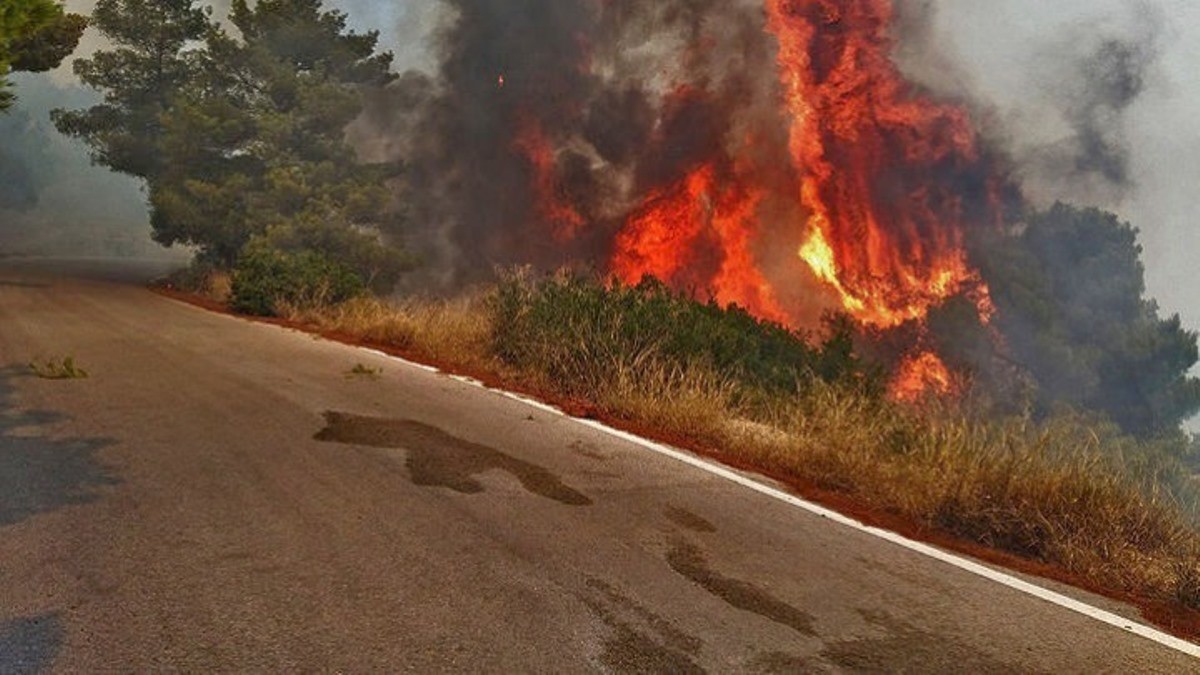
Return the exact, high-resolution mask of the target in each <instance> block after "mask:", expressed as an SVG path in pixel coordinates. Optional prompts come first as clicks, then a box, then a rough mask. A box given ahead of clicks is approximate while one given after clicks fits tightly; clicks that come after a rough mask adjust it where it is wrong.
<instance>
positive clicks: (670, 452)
mask: <svg viewBox="0 0 1200 675" xmlns="http://www.w3.org/2000/svg"><path fill="white" fill-rule="evenodd" d="M367 351H369V352H371V353H373V354H377V355H379V356H382V357H384V358H387V359H390V360H393V361H398V362H400V363H403V364H405V365H408V366H411V367H414V368H418V369H420V370H423V371H425V372H431V373H437V374H439V375H443V376H445V377H449V378H450V379H452V380H455V381H457V382H461V383H463V384H467V385H470V386H473V387H477V388H479V389H484V390H486V391H489V392H493V393H496V394H499V395H501V396H503V397H505V398H508V399H511V400H514V401H519V402H521V403H523V404H525V405H528V406H531V407H533V408H537V409H538V410H541V411H543V412H547V413H550V414H553V415H557V416H559V417H565V418H567V419H570V420H573V421H575V422H576V423H578V424H582V425H583V426H586V427H589V428H591V429H595V430H597V431H600V432H602V433H605V434H608V435H610V436H613V437H616V438H619V439H621V440H623V441H627V442H629V443H633V444H634V445H638V446H641V447H643V448H645V449H647V450H650V451H652V452H655V453H657V454H659V455H663V456H665V457H668V458H670V459H673V460H676V461H678V462H682V463H684V464H687V465H689V466H691V467H694V468H696V469H699V470H701V471H704V472H706V473H709V474H711V475H714V476H717V477H719V478H724V479H725V480H728V481H731V482H733V483H737V484H738V485H741V486H742V487H745V488H748V489H750V490H753V491H755V492H757V493H759V494H762V495H765V496H767V497H771V498H773V499H777V500H779V501H781V502H784V503H786V504H790V505H791V506H795V507H797V508H800V509H803V510H805V511H808V512H809V513H812V514H815V515H817V516H820V517H822V518H827V519H829V520H831V521H833V522H835V523H838V524H839V525H844V526H846V527H849V528H851V529H854V530H858V531H859V532H863V533H866V534H869V535H871V536H873V537H878V538H879V539H883V540H885V541H888V542H891V543H893V544H896V545H897V546H901V547H903V548H906V549H908V550H910V551H914V552H916V553H919V554H921V555H924V556H927V557H929V558H933V559H934V560H939V561H941V562H944V563H946V564H949V565H953V566H954V567H957V568H958V569H960V570H963V571H966V572H969V573H971V574H974V575H976V576H980V577H983V578H985V579H988V580H990V581H993V582H995V583H998V584H1001V585H1003V586H1007V587H1009V588H1011V589H1014V590H1016V591H1020V592H1022V593H1025V594H1027V595H1032V596H1034V597H1036V598H1039V599H1041V600H1044V601H1046V602H1049V603H1052V604H1055V605H1058V606H1059V607H1062V608H1064V609H1068V610H1071V611H1073V612H1077V613H1079V614H1082V615H1084V616H1087V617H1090V618H1092V619H1095V620H1096V621H1100V622H1101V623H1105V624H1108V625H1110V626H1113V627H1115V628H1119V629H1121V630H1123V631H1125V632H1127V633H1131V634H1133V635H1138V636H1141V637H1143V638H1146V639H1147V640H1152V641H1154V642H1157V643H1158V644H1160V645H1163V646H1164V647H1169V648H1171V649H1174V650H1177V651H1179V652H1182V653H1184V654H1187V655H1188V656H1192V657H1195V658H1198V659H1200V645H1197V644H1195V643H1193V642H1189V641H1187V640H1183V639H1181V638H1177V637H1175V636H1174V635H1170V634H1167V633H1164V632H1163V631H1160V630H1158V629H1156V628H1151V627H1150V626H1147V625H1144V624H1141V623H1138V622H1136V621H1131V620H1129V619H1126V618H1125V617H1123V616H1119V615H1117V614H1113V613H1112V612H1109V611H1107V610H1103V609H1100V608H1099V607H1094V606H1092V605H1089V604H1087V603H1085V602H1082V601H1080V600H1076V599H1075V598H1071V597H1068V596H1065V595H1063V594H1061V593H1056V592H1054V591H1051V590H1049V589H1047V588H1042V587H1041V586H1038V585H1037V584H1032V583H1029V582H1028V581H1025V580H1024V579H1020V578H1018V577H1015V576H1013V575H1011V574H1006V573H1004V572H1000V571H998V570H995V569H992V568H991V567H988V566H986V565H982V564H980V563H977V562H975V561H973V560H969V559H967V558H963V557H960V556H958V555H955V554H953V553H948V552H946V551H943V550H941V549H939V548H935V547H933V546H930V545H929V544H925V543H922V542H919V541H916V540H914V539H909V538H908V537H905V536H903V535H900V534H897V533H895V532H892V531H890V530H884V529H881V528H878V527H873V526H871V525H867V524H865V523H862V522H860V521H858V520H855V519H853V518H851V517H849V516H846V515H843V514H841V513H838V512H837V511H834V510H832V509H829V508H826V507H824V506H821V505H820V504H816V503H814V502H810V501H808V500H806V499H801V498H800V497H797V496H796V495H793V494H789V493H787V492H784V491H782V490H779V489H777V488H773V487H771V486H769V485H765V484H763V483H760V482H758V481H756V480H754V479H752V478H749V477H747V476H743V475H742V474H740V473H738V472H736V471H734V470H732V469H730V468H728V467H725V466H721V465H719V464H716V463H714V462H711V461H709V460H706V459H703V458H701V457H698V456H696V455H693V454H691V453H688V452H684V451H683V450H679V449H677V448H673V447H670V446H668V445H664V444H662V443H658V442H655V441H651V440H649V439H646V438H642V437H641V436H637V435H635V434H631V433H629V432H627V431H622V430H620V429H616V428H614V427H610V426H608V425H607V424H604V423H603V422H597V421H596V420H589V419H583V418H580V417H574V416H572V415H569V414H567V413H566V412H564V411H563V410H561V409H559V408H556V407H554V406H552V405H548V404H546V403H543V402H541V401H538V400H536V399H533V398H530V397H528V396H523V395H521V394H517V393H514V392H511V391H506V390H504V389H497V388H495V387H490V386H488V385H486V384H484V383H483V382H481V381H479V380H477V379H475V378H472V377H464V376H462V375H452V374H450V373H445V372H443V371H441V370H440V369H438V368H433V367H430V366H427V365H425V364H422V363H417V362H415V361H410V360H408V359H405V358H402V357H399V356H393V355H391V354H388V353H386V352H382V351H378V350H374V349H371V350H367Z"/></svg>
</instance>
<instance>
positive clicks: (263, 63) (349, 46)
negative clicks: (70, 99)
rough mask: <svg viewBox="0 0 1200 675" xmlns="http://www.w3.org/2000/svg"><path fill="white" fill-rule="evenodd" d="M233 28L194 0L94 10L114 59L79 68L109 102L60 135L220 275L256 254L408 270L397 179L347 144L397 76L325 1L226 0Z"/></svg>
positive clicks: (371, 41)
mask: <svg viewBox="0 0 1200 675" xmlns="http://www.w3.org/2000/svg"><path fill="white" fill-rule="evenodd" d="M229 20H230V24H231V25H232V28H231V29H229V30H227V29H226V28H224V27H222V26H220V25H217V24H215V23H213V22H211V21H210V20H209V17H208V15H207V13H206V12H205V11H202V10H200V9H198V8H197V5H196V3H195V2H194V0H167V1H166V2H151V0H101V3H100V5H99V6H98V7H97V15H96V24H97V26H98V27H99V28H100V29H101V31H103V32H104V33H105V34H106V35H107V36H109V38H110V39H111V40H112V42H113V43H114V44H116V45H117V49H115V50H112V51H107V52H100V53H98V54H97V55H96V56H95V57H94V58H92V59H89V60H87V61H85V62H82V63H80V64H78V65H77V72H78V73H79V75H80V77H81V79H83V80H84V81H85V82H86V83H88V84H90V85H91V86H93V87H95V88H97V89H100V90H101V91H103V92H104V93H105V98H104V103H103V104H101V105H99V106H96V107H93V108H91V109H89V110H84V111H77V112H59V113H57V115H56V122H57V124H58V126H59V128H60V129H61V130H63V131H64V132H65V133H68V134H71V135H74V136H78V137H80V138H82V139H83V140H84V141H85V142H87V143H88V144H89V145H90V146H91V148H92V149H93V152H94V157H95V159H96V161H97V162H99V163H101V164H105V165H107V166H109V167H111V168H113V169H115V170H117V171H121V172H124V173H129V174H132V175H134V176H139V177H141V178H144V179H146V181H147V188H148V193H149V196H150V205H151V225H152V227H153V231H154V232H153V234H154V238H155V240H156V241H158V242H160V243H162V244H164V245H167V246H172V245H177V244H179V245H187V246H193V247H196V248H197V249H198V250H199V252H200V255H201V256H202V257H203V258H205V259H206V260H207V261H209V262H212V263H216V264H219V265H222V266H225V267H228V268H233V267H236V266H237V263H238V260H239V258H240V257H241V256H242V255H243V252H244V251H246V250H247V248H248V247H249V246H251V245H253V246H255V247H261V246H269V247H273V248H276V249H278V250H280V251H283V252H288V253H293V254H297V255H300V254H302V253H303V252H305V251H312V252H316V253H319V254H320V255H321V256H323V257H325V258H328V259H330V260H332V261H335V262H338V263H342V264H346V265H348V266H349V267H350V268H351V269H353V270H354V271H355V273H356V274H358V275H359V276H360V277H361V278H362V279H363V280H365V281H367V282H369V283H374V284H376V285H385V284H387V283H389V282H391V281H393V280H394V278H395V276H396V274H397V273H398V272H399V271H400V270H401V269H403V267H404V265H405V260H406V259H405V257H404V255H403V254H402V252H401V250H400V248H399V247H398V246H396V245H387V244H385V242H384V240H383V236H384V235H385V234H394V233H395V231H396V230H397V229H398V222H399V219H398V216H397V215H396V214H397V209H396V208H395V205H394V204H393V203H392V202H393V199H392V198H391V193H390V191H389V190H388V189H387V181H388V179H389V178H390V177H391V176H393V175H395V173H396V172H397V168H396V167H395V166H390V165H386V166H385V165H364V164H362V163H360V162H359V161H358V160H357V157H356V155H355V153H354V151H353V149H352V148H351V147H350V146H349V145H348V144H347V143H346V139H345V129H346V127H347V125H349V124H350V122H352V121H353V120H354V119H355V118H357V117H358V116H359V115H360V113H361V111H362V108H363V97H364V92H365V91H366V90H368V89H370V88H373V87H382V86H384V85H386V84H387V83H388V82H390V81H391V79H392V78H393V77H394V76H393V75H392V74H391V71H390V67H391V61H392V56H391V54H389V53H376V51H375V50H376V45H377V42H378V34H377V33H373V32H372V33H366V34H356V33H354V32H351V31H348V30H347V26H346V16H345V15H344V14H343V13H341V12H336V11H326V10H325V9H324V8H323V6H322V3H321V2H320V0H260V1H259V2H257V3H254V4H253V5H251V4H250V3H248V2H246V1H245V0H235V1H234V2H233V3H232V6H231V9H230V15H229ZM301 257H303V256H301Z"/></svg>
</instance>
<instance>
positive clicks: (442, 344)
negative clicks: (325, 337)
mask: <svg viewBox="0 0 1200 675" xmlns="http://www.w3.org/2000/svg"><path fill="white" fill-rule="evenodd" d="M484 304H485V300H484V297H483V296H482V295H474V296H466V297H462V298H456V299H453V300H438V301H419V300H408V301H405V302H401V303H388V302H386V301H383V300H379V299H375V298H359V299H355V300H351V301H349V302H346V303H343V304H341V305H337V306H335V307H327V308H316V309H296V308H291V307H282V308H281V312H280V313H281V315H282V316H283V317H284V318H286V319H288V320H291V321H296V322H299V323H305V324H309V325H312V326H316V327H317V328H319V329H321V330H323V331H332V332H335V333H342V334H345V335H349V336H353V337H355V338H357V339H360V340H364V341H367V342H372V343H375V344H381V345H389V346H393V347H396V348H399V349H404V350H409V351H412V352H415V353H417V354H420V355H422V356H424V357H426V358H428V359H432V360H434V361H437V362H439V363H446V364H454V365H457V366H462V367H470V368H477V367H481V366H484V367H486V366H488V365H490V364H492V363H494V359H492V358H491V356H490V349H489V345H490V340H491V324H490V323H489V321H488V317H487V311H486V308H485V306H484Z"/></svg>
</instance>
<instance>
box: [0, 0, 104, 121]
mask: <svg viewBox="0 0 1200 675" xmlns="http://www.w3.org/2000/svg"><path fill="white" fill-rule="evenodd" d="M86 27H87V19H84V18H83V17H82V16H79V15H78V14H67V13H66V12H65V11H63V6H62V3H61V2H54V1H53V0H4V2H3V3H2V4H0V111H3V110H7V109H8V108H9V107H11V106H12V103H13V101H14V99H15V97H14V96H13V94H12V92H11V91H10V85H9V83H8V80H7V76H8V74H9V72H10V71H14V70H15V71H24V72H30V73H41V72H45V71H47V70H51V69H53V68H57V67H58V65H59V64H60V63H62V61H63V59H65V58H67V57H68V56H70V55H71V52H73V51H75V47H76V46H77V45H78V44H79V38H80V37H82V36H83V31H84V29H85V28H86Z"/></svg>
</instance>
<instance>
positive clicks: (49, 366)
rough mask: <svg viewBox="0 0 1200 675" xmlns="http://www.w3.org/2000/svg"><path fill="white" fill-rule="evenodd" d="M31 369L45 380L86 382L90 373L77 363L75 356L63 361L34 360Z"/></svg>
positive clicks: (65, 358)
mask: <svg viewBox="0 0 1200 675" xmlns="http://www.w3.org/2000/svg"><path fill="white" fill-rule="evenodd" d="M29 369H30V370H32V371H33V374H34V375H37V376H38V377H40V378H42V379H43V380H86V379H87V377H88V372H87V371H86V370H84V369H83V368H80V367H79V365H78V364H76V363H75V357H74V356H65V357H63V358H61V359H46V360H44V361H40V360H34V361H31V362H30V363H29Z"/></svg>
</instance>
